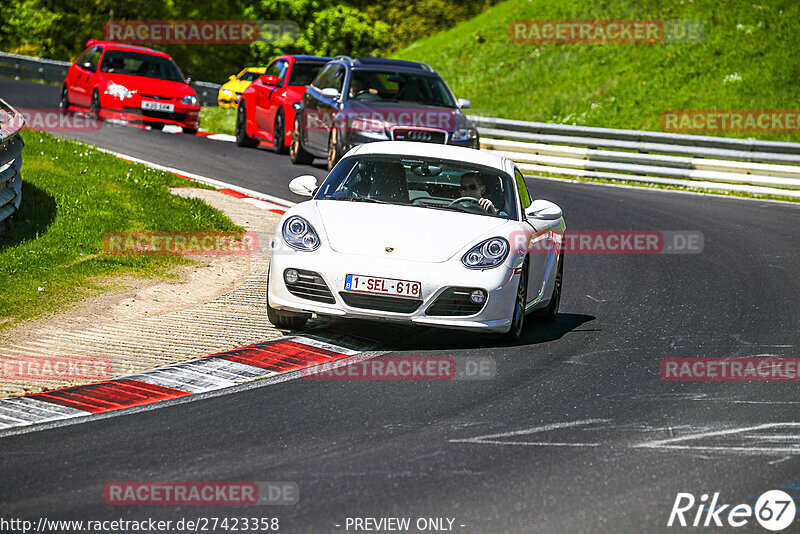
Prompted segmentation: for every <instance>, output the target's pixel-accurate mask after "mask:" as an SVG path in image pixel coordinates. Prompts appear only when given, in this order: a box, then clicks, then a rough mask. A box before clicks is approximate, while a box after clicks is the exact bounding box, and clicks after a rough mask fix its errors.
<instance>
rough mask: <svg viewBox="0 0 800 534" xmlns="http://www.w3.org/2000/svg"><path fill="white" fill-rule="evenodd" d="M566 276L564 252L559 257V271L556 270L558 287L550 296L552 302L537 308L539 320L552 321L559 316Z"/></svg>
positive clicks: (537, 318) (536, 315)
mask: <svg viewBox="0 0 800 534" xmlns="http://www.w3.org/2000/svg"><path fill="white" fill-rule="evenodd" d="M563 278H564V253H563V252H562V253H561V257H559V259H558V271H556V287H554V288H553V296H552V297H550V304H548V305H547V307H546V308H544V309H541V310H537V312H536V314H535V317H536V320H537V321H542V322H546V323H550V322H553V321H555V320H556V316H558V307H559V306H560V305H561V287H562V285H563Z"/></svg>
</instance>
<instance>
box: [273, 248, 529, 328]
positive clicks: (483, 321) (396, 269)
mask: <svg viewBox="0 0 800 534" xmlns="http://www.w3.org/2000/svg"><path fill="white" fill-rule="evenodd" d="M325 248H327V247H325ZM290 268H291V269H296V270H298V271H310V272H314V273H317V274H318V275H319V276H320V277H321V278H322V280H323V281H324V282H325V285H327V288H328V290H329V291H330V296H331V297H332V298H333V300H334V302H332V303H328V302H319V301H315V300H310V299H308V298H301V297H298V296H297V295H296V294H292V293H291V292H290V291H289V289H288V288H287V285H286V282H285V280H284V272H285V271H286V269H290ZM348 274H358V275H364V276H374V277H382V278H394V279H402V280H408V281H414V282H420V283H421V284H422V299H421V301H422V302H421V303H420V304H419V306H417V307H416V309H414V310H413V311H411V312H408V313H405V312H393V311H384V310H380V309H370V308H365V307H356V306H353V305H348V303H347V302H345V300H344V299H345V298H346V297H343V296H342V293H345V294H348V292H345V289H344V285H345V277H346V276H347V275H348ZM519 277H520V274H518V273H515V272H514V269H513V268H512V267H510V266H509V265H508V262H506V263H504V264H503V265H500V266H498V267H495V268H492V269H484V270H473V269H467V268H466V267H464V266H463V265H462V264H461V261H460V258H454V259H451V260H449V261H446V262H442V263H427V262H414V261H404V260H397V259H391V258H379V257H368V256H355V255H350V254H342V253H337V252H334V251H332V250H330V249H329V248H328V249H327V250H324V251H323V250H317V251H314V252H301V251H293V250H288V251H287V250H285V249H282V250H276V251H274V253H273V256H272V261H271V262H270V272H269V291H268V298H269V304H270V306H272V307H273V308H276V309H280V310H285V311H294V312H314V313H317V314H319V315H329V316H339V317H353V318H362V319H371V320H386V321H398V322H405V323H415V324H420V325H429V326H439V327H447V328H467V329H475V330H482V331H486V332H501V333H502V332H507V331H508V330H509V328H510V327H511V317H512V314H513V309H514V299H515V297H516V293H517V288H518V286H519ZM448 288H470V289H483V290H485V291H486V293H487V298H486V302H485V303H484V305H483V307H482V308H481V309H480V311H478V312H477V313H475V314H472V315H458V316H456V315H438V314H436V315H434V314H429V313H428V309H429V308H430V307H431V305H433V303H434V302H436V301H437V299H438V298H439V296H440V295H442V293H444V292H445V291H446V290H447V289H448ZM295 292H297V290H296V289H295ZM350 294H352V293H350ZM356 295H364V294H363V293H357V294H356ZM351 304H352V302H351ZM370 304H373V303H370ZM363 305H364V303H363V302H362V303H361V306H363Z"/></svg>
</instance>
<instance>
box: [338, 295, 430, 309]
mask: <svg viewBox="0 0 800 534" xmlns="http://www.w3.org/2000/svg"><path fill="white" fill-rule="evenodd" d="M339 295H341V297H342V300H344V302H345V304H347V305H348V306H351V307H353V308H364V309H366V310H378V311H387V312H395V313H412V312H414V311H416V310H417V308H419V307H420V306H421V305H422V301H421V300H417V299H404V298H400V297H384V296H382V295H367V294H365V293H348V292H346V291H342V292H340V293H339Z"/></svg>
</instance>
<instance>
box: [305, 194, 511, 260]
mask: <svg viewBox="0 0 800 534" xmlns="http://www.w3.org/2000/svg"><path fill="white" fill-rule="evenodd" d="M315 204H316V208H317V211H318V213H319V215H320V220H321V221H322V224H323V225H324V232H325V234H326V236H327V238H328V240H329V243H330V246H331V248H332V249H333V250H335V251H337V252H341V253H344V254H360V255H363V256H379V257H382V258H386V257H391V258H396V259H398V260H411V261H422V262H434V263H438V262H443V261H447V260H448V259H450V258H452V257H453V255H454V254H456V253H458V252H459V251H461V249H463V248H464V247H466V246H467V245H470V244H473V243H477V242H478V241H477V240H478V238H480V237H481V236H483V235H484V234H486V233H488V232H491V231H492V230H494V229H496V228H500V227H502V226H503V225H505V224H506V223H508V221H507V220H505V219H499V218H494V217H488V216H483V215H474V214H470V213H459V212H457V211H446V210H438V209H431V208H421V207H416V206H394V205H389V204H366V203H357V202H346V201H341V200H320V201H316V202H315ZM498 235H500V234H498ZM486 237H491V236H486ZM387 247H390V248H392V249H393V250H392V252H388V251H387V250H386V248H387Z"/></svg>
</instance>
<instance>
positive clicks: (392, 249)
mask: <svg viewBox="0 0 800 534" xmlns="http://www.w3.org/2000/svg"><path fill="white" fill-rule="evenodd" d="M385 250H386V252H393V251H394V247H386V249H385Z"/></svg>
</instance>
